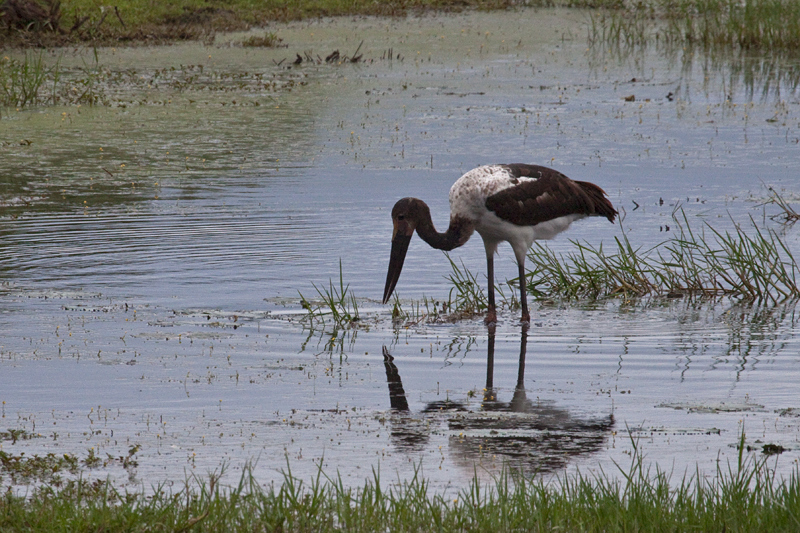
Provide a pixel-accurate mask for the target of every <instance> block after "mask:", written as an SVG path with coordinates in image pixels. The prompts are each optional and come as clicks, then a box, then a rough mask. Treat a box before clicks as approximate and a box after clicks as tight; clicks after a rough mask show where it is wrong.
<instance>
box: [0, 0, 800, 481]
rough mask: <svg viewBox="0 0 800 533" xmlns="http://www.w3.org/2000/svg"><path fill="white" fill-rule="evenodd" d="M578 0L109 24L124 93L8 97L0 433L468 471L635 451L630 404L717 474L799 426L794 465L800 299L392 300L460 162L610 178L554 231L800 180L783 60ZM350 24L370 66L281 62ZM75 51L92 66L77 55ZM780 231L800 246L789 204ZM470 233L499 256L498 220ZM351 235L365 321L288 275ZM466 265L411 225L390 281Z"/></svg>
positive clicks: (170, 472) (414, 281) (45, 447)
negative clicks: (628, 30)
mask: <svg viewBox="0 0 800 533" xmlns="http://www.w3.org/2000/svg"><path fill="white" fill-rule="evenodd" d="M586 21H587V15H586V14H585V13H584V12H581V11H552V10H547V11H538V10H524V11H520V12H514V13H476V14H467V15H456V16H446V17H440V16H430V17H424V18H422V19H409V20H389V21H386V20H375V19H357V20H349V19H347V20H335V21H329V20H326V21H319V22H313V23H304V24H292V25H287V26H276V27H275V28H272V30H274V31H275V32H276V33H277V34H278V35H279V36H280V37H281V38H283V39H284V42H285V43H286V44H287V46H288V47H287V48H278V49H268V50H262V49H256V50H252V49H244V48H241V47H237V46H232V45H229V44H228V42H236V41H237V39H241V36H237V35H232V36H229V37H226V38H225V39H220V40H219V41H218V44H217V45H214V46H203V45H198V44H188V45H177V46H172V47H159V48H134V49H104V50H100V51H99V52H98V58H99V65H100V67H102V68H103V69H105V70H104V71H103V72H105V73H106V74H104V75H105V76H113V77H116V78H115V79H124V80H125V81H124V82H121V83H116V84H114V85H113V86H111V85H109V86H108V87H107V88H104V86H103V85H102V83H100V84H99V85H98V91H103V94H104V98H105V101H106V102H107V103H108V104H109V105H107V106H94V107H90V106H80V107H78V106H65V107H55V108H43V109H35V110H24V111H20V112H10V113H4V114H3V116H2V119H0V152H2V157H1V158H0V187H2V190H1V191H0V209H1V210H2V211H0V213H1V214H0V235H2V239H1V240H0V242H2V249H3V253H2V254H1V255H0V276H2V280H1V281H0V283H2V285H0V301H1V302H2V306H0V331H2V332H3V333H2V337H0V366H2V371H0V400H2V402H3V404H2V409H3V411H2V419H0V420H2V422H0V430H7V429H25V430H27V431H29V432H31V433H35V434H40V435H41V438H35V439H30V440H20V441H17V442H16V443H12V442H11V441H3V442H0V446H2V450H4V451H7V452H9V453H14V454H19V453H22V452H24V453H25V454H26V455H28V456H30V455H33V454H37V453H38V454H43V453H47V452H55V453H65V452H70V453H75V454H77V455H79V456H84V455H85V454H86V453H87V450H88V449H90V448H92V449H94V451H96V452H97V453H99V454H100V455H101V456H103V457H105V454H110V455H112V456H114V457H118V456H121V455H123V456H124V455H126V453H127V451H128V450H129V448H130V447H131V446H133V445H140V446H141V449H140V451H139V452H138V453H137V454H136V457H137V459H138V463H139V466H138V467H137V468H136V469H135V471H133V472H127V471H123V469H122V468H121V467H119V466H114V465H111V466H109V467H108V468H105V469H101V471H99V472H98V473H97V475H98V476H100V477H105V476H106V475H109V474H110V475H112V476H113V477H114V478H115V479H118V480H120V482H125V480H129V482H130V483H134V484H135V483H139V482H144V483H145V484H149V483H152V482H156V481H161V480H172V481H175V480H183V478H184V475H185V474H186V473H187V472H188V473H198V474H201V475H202V474H205V473H206V472H207V471H210V470H212V469H215V468H219V467H220V466H221V465H222V464H228V465H229V467H230V470H232V471H233V472H237V471H238V470H240V469H241V468H242V467H243V466H244V465H245V463H246V462H247V461H257V465H256V474H257V477H258V479H259V480H261V481H263V482H264V483H267V482H270V481H272V480H279V479H281V478H282V477H281V473H280V471H281V469H283V468H286V466H287V464H288V465H290V466H291V469H292V473H293V474H294V475H296V476H298V477H301V478H307V477H309V476H310V475H312V474H313V473H314V472H315V471H316V465H317V464H319V463H320V462H321V461H324V466H325V469H326V471H329V472H335V471H337V470H338V472H340V473H341V475H342V477H343V478H344V479H345V480H346V481H347V482H348V483H353V484H360V483H361V482H362V480H363V479H364V478H365V477H371V475H372V470H373V469H374V468H379V469H380V471H381V473H382V474H381V475H382V478H383V479H384V480H386V481H387V482H392V481H395V480H397V479H398V478H400V479H403V478H407V477H408V476H409V475H411V474H412V473H413V468H412V466H414V465H421V467H422V469H423V472H424V473H425V474H426V476H428V477H430V479H431V481H432V483H433V484H434V485H435V486H437V487H445V486H449V487H456V488H457V487H460V486H463V484H465V483H466V482H468V480H469V479H470V478H471V477H472V476H473V474H474V472H475V471H476V470H475V468H474V466H475V464H478V465H479V468H478V470H477V471H478V472H479V473H481V475H484V473H487V472H488V473H493V472H497V471H499V469H500V467H501V465H502V464H503V462H504V461H510V462H511V463H512V464H514V465H516V466H520V467H521V468H523V469H524V470H526V471H528V472H531V473H532V472H540V473H555V474H559V473H562V472H564V471H565V469H567V470H569V469H580V470H582V471H585V470H587V469H596V468H599V467H602V468H603V469H604V470H605V471H606V472H615V471H616V470H615V468H616V467H615V466H614V463H615V462H616V463H618V464H627V461H628V460H629V455H628V454H630V452H631V449H632V443H631V440H630V438H629V432H630V433H631V434H632V436H633V437H635V438H637V439H638V446H639V448H640V449H641V450H642V451H643V452H644V453H645V455H646V459H647V460H648V461H652V462H654V463H657V464H659V465H660V466H661V467H662V468H664V469H666V470H674V471H675V472H676V473H677V474H678V475H680V474H682V473H683V472H684V471H685V470H687V469H688V470H689V471H690V472H694V467H695V465H699V466H700V468H701V470H702V472H704V473H707V474H709V475H713V473H714V472H715V471H716V470H715V469H716V467H717V464H718V463H717V461H718V460H721V461H723V464H724V462H725V461H727V460H729V459H730V460H731V461H734V462H735V457H736V455H737V451H736V450H735V448H733V447H732V446H733V445H734V444H735V443H736V442H737V440H738V437H739V433H740V431H741V430H742V429H743V428H744V430H745V431H746V434H747V438H748V443H749V444H751V446H753V448H754V449H755V450H756V451H755V452H753V453H758V450H760V447H761V445H762V444H764V443H773V444H779V445H781V446H783V447H784V448H786V449H787V451H786V452H784V453H783V454H781V455H780V456H779V457H778V458H777V461H776V462H775V463H774V466H775V467H776V468H777V469H778V470H779V471H780V472H788V471H790V470H791V469H792V468H794V466H795V464H796V462H797V460H798V457H800V416H798V413H800V405H798V401H797V394H796V389H797V385H796V384H797V382H798V378H799V377H800V368H798V367H799V366H800V357H799V356H798V353H799V350H798V346H797V336H796V334H795V321H796V316H795V309H794V306H793V305H782V306H778V307H765V306H761V307H759V306H747V305H741V304H736V303H735V302H730V301H719V302H687V301H683V300H663V301H662V300H653V301H647V302H609V303H602V304H595V305H588V306H585V305H567V304H543V305H540V306H536V307H534V320H533V324H532V326H531V328H530V331H529V332H528V334H527V338H526V339H524V338H523V335H522V332H521V330H520V327H519V326H518V325H516V324H515V318H516V315H515V312H508V313H505V314H503V315H502V316H501V317H500V324H499V327H498V330H497V334H496V337H495V338H494V339H493V340H490V338H489V335H488V334H487V331H486V328H485V327H484V326H483V325H482V323H481V321H480V318H477V319H475V320H467V321H462V322H458V323H456V324H418V325H404V326H401V327H396V326H394V325H392V323H391V320H390V319H389V315H388V310H387V309H385V308H383V307H382V306H380V305H379V304H378V302H377V300H378V298H379V297H380V296H381V292H382V288H383V281H384V276H385V268H386V263H387V260H388V248H389V238H390V234H391V222H390V219H389V210H390V209H391V206H392V205H393V203H394V201H395V200H396V199H398V198H400V197H402V196H409V195H410V196H418V197H421V198H423V199H425V200H426V201H427V202H428V203H429V204H430V205H431V209H432V212H433V214H434V221H435V222H436V223H437V224H438V225H439V226H445V225H446V222H447V191H448V189H449V187H450V185H451V184H452V182H453V181H454V180H455V179H456V178H457V177H458V176H459V175H460V174H461V173H463V172H464V171H466V170H468V169H469V168H472V167H474V166H476V165H479V164H484V163H490V162H529V163H536V164H546V165H549V166H553V167H555V168H557V169H559V170H561V171H563V172H564V173H566V174H567V175H569V176H570V177H573V178H575V179H582V180H589V181H593V182H595V183H597V184H599V185H601V186H602V187H603V188H605V190H606V191H607V192H608V193H609V196H610V198H611V200H612V202H614V204H615V205H616V206H617V207H618V209H620V211H621V213H622V216H621V217H620V218H621V219H622V221H621V224H616V225H611V224H608V222H607V221H604V220H595V219H592V220H585V221H581V222H578V223H576V224H575V225H574V226H573V227H572V228H571V229H570V232H569V234H568V236H562V237H560V238H559V239H557V240H555V241H553V242H552V243H550V244H551V247H552V248H553V249H556V250H569V249H570V247H571V245H570V242H569V239H570V238H572V239H578V240H586V241H589V242H591V243H593V244H599V243H600V242H603V243H608V244H607V245H610V244H613V238H614V237H615V236H618V235H620V231H622V230H623V229H624V231H626V232H628V235H629V238H630V239H631V241H632V242H634V243H636V244H640V245H641V246H645V247H649V246H652V245H654V244H656V243H658V242H661V241H662V240H664V239H666V238H667V236H668V235H669V234H670V232H674V231H675V230H676V228H675V226H674V223H673V222H672V213H673V211H674V210H675V209H676V207H678V206H681V207H683V208H684V210H685V212H686V214H687V216H688V217H689V219H690V221H691V223H692V224H693V227H698V228H699V227H702V224H703V223H704V222H708V223H709V224H711V225H712V226H713V227H715V228H718V229H729V228H731V227H732V226H733V224H735V223H736V224H743V225H744V226H745V227H748V226H747V225H748V224H749V222H748V221H749V217H750V216H752V217H754V218H755V219H756V220H757V221H758V222H759V223H763V224H765V225H767V226H770V227H775V228H776V229H778V230H781V228H779V227H778V226H777V225H775V224H774V223H773V222H771V221H770V220H769V218H767V216H768V215H770V214H772V213H774V209H772V208H770V207H769V206H767V207H763V206H761V205H760V203H761V202H763V200H764V199H765V198H766V196H767V192H766V188H765V185H768V186H772V187H775V188H776V190H783V191H784V194H785V197H786V198H787V199H790V200H796V198H797V197H796V196H795V195H796V194H797V193H798V188H797V183H798V182H797V175H798V170H800V158H798V156H797V154H798V152H797V150H798V147H797V145H798V138H800V131H799V129H800V118H798V99H797V96H796V95H795V94H793V93H787V92H786V88H785V87H783V88H781V87H779V88H780V89H781V91H776V89H775V85H774V83H773V84H772V85H770V86H769V90H768V91H766V94H765V96H763V97H762V96H761V95H762V92H763V91H762V90H761V89H763V88H764V87H766V86H767V83H766V82H764V81H762V82H761V83H760V84H759V82H758V80H756V81H755V82H753V81H752V79H750V85H748V81H747V79H745V78H744V77H741V78H737V77H736V75H735V72H733V71H732V70H731V69H729V70H725V68H724V66H723V68H722V69H721V70H714V69H712V68H706V67H707V64H706V63H704V62H703V61H700V60H698V59H695V60H694V61H693V62H692V63H691V64H689V63H688V61H681V60H680V58H676V57H674V56H672V55H670V54H666V53H663V52H662V51H659V50H647V51H645V52H643V53H638V54H628V55H625V54H618V53H610V52H608V53H601V52H598V51H597V50H587V44H586V38H585V35H586V25H585V24H586ZM531 27H539V28H546V30H545V31H541V32H530V31H529V30H528V28H531ZM361 41H363V43H364V44H363V45H362V47H361V49H360V53H363V54H364V57H363V61H361V62H359V63H343V64H326V63H321V64H309V63H308V62H304V64H301V65H299V66H295V65H290V63H291V61H293V60H294V58H295V54H298V53H299V54H301V55H304V54H305V53H306V52H308V53H309V55H311V56H314V57H315V56H317V55H318V56H320V57H325V56H326V55H328V54H329V53H330V52H332V51H333V50H334V49H339V50H340V52H341V53H342V54H348V55H352V54H353V53H354V52H355V50H356V49H357V48H358V46H359V43H361ZM390 49H391V51H392V52H391V59H389V57H388V56H389V55H390V54H389V50H390ZM62 61H63V64H64V65H65V66H66V67H67V68H69V69H71V70H70V73H71V75H74V76H76V77H78V76H80V75H81V74H82V73H85V72H86V71H87V69H97V72H100V69H99V68H100V67H98V66H97V65H94V64H93V63H92V62H91V58H90V57H89V56H88V55H87V56H86V57H82V56H78V55H74V54H72V53H71V52H70V53H68V54H67V55H66V56H64V58H63V59H62ZM281 61H282V62H281ZM109 73H110V74H109ZM631 95H633V97H634V99H633V101H626V99H625V98H626V97H629V96H631ZM637 206H638V207H637ZM783 235H784V236H785V238H786V241H787V242H788V243H789V244H790V245H791V246H793V247H794V248H795V249H796V246H797V230H796V228H788V229H786V230H785V231H784V232H783ZM510 256H511V253H510V250H509V249H508V248H507V247H506V248H505V249H503V248H501V253H500V260H499V261H498V265H497V273H498V277H499V278H500V279H504V278H506V277H512V276H514V275H515V271H516V269H515V267H514V265H513V262H512V260H511V258H510ZM453 257H454V258H455V259H456V260H457V261H461V260H462V259H463V261H464V262H465V264H466V265H467V266H468V267H469V268H471V269H472V270H473V271H475V272H483V271H484V269H485V265H484V264H483V263H484V261H483V259H482V258H483V248H482V246H481V243H480V240H479V239H477V238H476V239H473V240H472V241H471V242H469V243H468V244H467V245H466V246H464V247H463V248H461V249H459V250H457V251H456V252H455V253H453ZM339 260H341V264H342V271H343V277H344V280H345V282H346V283H349V284H350V288H351V289H352V290H353V291H354V293H355V294H356V296H358V297H359V306H360V311H361V313H362V314H363V315H364V316H365V317H366V318H365V320H364V325H363V326H362V327H361V328H359V329H356V330H351V331H346V332H338V333H336V334H332V333H331V332H330V331H324V330H322V329H320V328H317V329H315V330H314V329H309V328H308V326H307V324H306V325H304V323H302V322H301V321H300V317H301V316H302V310H301V309H300V298H299V295H298V291H299V292H301V293H303V295H305V296H306V297H310V296H312V295H314V294H315V293H316V292H315V290H314V287H313V286H312V283H315V284H317V285H318V286H319V285H320V284H323V285H327V282H328V280H329V279H334V280H338V275H339ZM448 273H449V267H448V264H447V261H446V260H445V258H444V257H442V254H441V253H440V252H437V251H434V250H430V249H428V248H427V247H426V246H425V245H424V244H423V243H421V241H419V240H415V242H414V244H412V246H411V249H410V251H409V256H408V259H407V261H406V267H405V271H404V273H403V276H402V277H401V280H400V283H399V285H398V292H399V295H400V296H401V297H402V298H404V299H411V298H421V297H422V296H423V295H426V296H429V297H432V298H435V299H443V298H446V297H447V292H448V290H449V286H448V283H447V281H445V279H444V276H445V275H446V274H448ZM521 348H524V350H525V357H524V358H523V361H524V363H525V364H524V368H521V367H520V364H519V363H520V351H521ZM384 350H385V352H386V353H387V354H390V355H391V356H393V357H394V359H393V360H391V361H390V360H389V359H388V358H385V357H384ZM490 354H491V355H490ZM490 361H491V364H488V363H489V362H490ZM520 376H522V379H521V380H520ZM400 384H402V392H403V394H401V393H400V392H399V391H400V389H399V388H398V387H399V385H400ZM485 391H489V392H485ZM401 398H405V404H404V403H403V400H402V399H401ZM406 404H407V409H406V407H405V406H406ZM393 406H394V409H393ZM398 407H400V408H398ZM770 464H771V465H772V464H773V463H772V462H771V463H770ZM229 475H230V474H229ZM235 475H236V474H233V475H232V477H231V479H234V478H235ZM3 483H8V480H7V479H5V478H4V479H3Z"/></svg>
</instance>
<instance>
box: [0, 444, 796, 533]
mask: <svg viewBox="0 0 800 533" xmlns="http://www.w3.org/2000/svg"><path fill="white" fill-rule="evenodd" d="M738 449H739V453H738V459H737V460H736V462H735V464H728V465H727V466H725V465H724V464H722V463H721V462H719V463H718V466H717V472H716V475H712V476H709V477H706V476H703V475H702V474H701V473H700V472H699V471H698V472H697V473H695V474H694V475H691V474H685V475H684V477H683V478H682V479H680V480H673V479H672V476H671V475H670V474H669V473H667V472H664V471H662V470H661V469H659V468H656V469H655V470H653V469H651V468H650V467H648V466H646V465H645V464H644V459H643V456H642V453H641V451H639V449H638V448H637V444H636V442H635V441H633V450H632V453H631V462H630V465H628V466H620V465H618V466H617V468H618V470H619V472H618V473H617V477H612V476H611V475H609V474H607V473H604V472H602V471H601V472H599V473H593V474H591V475H589V476H586V475H584V474H581V473H580V472H578V473H569V474H562V475H561V476H559V477H557V478H555V479H547V480H546V479H540V478H537V477H529V476H527V475H522V474H518V473H516V472H514V471H512V470H505V471H504V472H503V473H501V474H500V475H498V476H497V477H496V478H495V479H494V480H493V481H490V482H488V483H486V484H482V482H481V481H480V480H479V479H478V478H477V477H476V478H475V479H474V480H473V481H472V483H471V484H469V485H468V486H467V487H466V488H464V489H462V490H460V491H453V490H452V489H450V490H448V491H447V493H444V492H438V491H436V490H434V489H432V488H431V484H430V482H429V481H428V480H427V479H425V477H424V475H423V473H422V471H421V469H419V468H417V469H415V470H414V472H413V476H411V478H410V479H408V480H406V481H401V482H398V483H395V484H393V485H392V486H391V490H385V489H384V488H383V487H385V486H386V485H385V481H384V482H383V483H381V479H380V475H379V474H378V473H377V471H373V476H372V478H369V479H367V480H366V481H364V483H363V485H361V486H357V487H351V486H347V485H346V484H345V481H344V479H343V478H342V477H341V475H336V476H333V477H329V476H328V475H327V474H325V473H324V472H323V470H322V467H321V466H320V467H319V470H318V471H317V474H316V475H315V476H313V477H312V478H311V479H310V480H308V481H304V480H301V479H299V478H297V477H295V476H294V475H292V472H291V470H290V468H288V467H287V469H286V470H285V471H284V478H283V482H282V483H279V484H277V485H271V484H269V485H267V484H261V483H260V482H259V481H258V480H257V479H255V477H254V475H253V473H252V468H249V467H246V468H245V470H244V473H243V474H242V476H241V478H240V479H239V482H238V483H236V484H235V485H233V486H230V487H223V486H220V481H219V480H220V476H221V474H219V473H214V474H212V475H211V476H210V478H209V480H208V481H203V480H201V479H199V478H197V477H193V478H191V479H190V480H188V481H187V482H186V483H185V485H184V487H183V488H181V489H179V490H175V491H170V490H168V489H167V488H166V487H164V486H161V487H155V489H154V490H153V492H152V494H146V493H144V491H142V492H127V491H126V492H125V493H122V492H120V491H118V490H116V489H115V488H114V487H113V486H112V485H111V483H108V482H102V483H99V484H91V483H87V482H85V481H82V480H79V481H76V482H70V483H68V484H66V485H65V486H64V487H63V488H53V487H50V486H45V487H40V488H37V489H33V490H31V491H30V493H28V494H26V495H23V496H17V495H15V494H14V493H12V492H8V493H6V494H5V495H4V496H3V518H2V520H3V521H2V524H3V528H4V529H7V530H9V531H23V530H24V531H52V530H53V527H54V524H65V525H66V524H68V525H69V528H67V527H66V526H64V528H63V529H70V530H81V531H99V530H111V529H113V530H120V531H122V530H124V531H139V530H147V531H188V530H189V529H190V528H193V527H194V529H193V530H197V531H322V532H324V531H431V530H435V531H651V530H652V531H796V528H797V509H798V505H800V502H798V494H800V471H797V470H795V473H794V474H793V475H792V476H791V477H789V478H787V479H786V480H783V481H781V480H777V479H775V477H774V473H773V472H772V470H771V469H770V468H769V467H768V465H767V457H766V456H765V457H763V458H756V457H754V456H748V455H747V454H746V449H747V447H746V446H745V442H744V436H742V438H741V439H740V441H739V445H738ZM772 449H773V448H769V450H768V449H767V447H766V446H765V447H764V450H763V451H764V452H765V453H766V452H767V451H771V450H772Z"/></svg>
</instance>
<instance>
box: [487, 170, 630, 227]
mask: <svg viewBox="0 0 800 533" xmlns="http://www.w3.org/2000/svg"><path fill="white" fill-rule="evenodd" d="M502 166H503V167H504V168H506V169H507V170H508V172H509V173H510V174H511V175H512V176H514V177H516V178H520V177H531V178H537V179H536V181H528V180H525V181H520V182H519V183H518V184H517V185H516V186H514V187H510V188H508V189H505V190H503V191H500V192H498V193H496V194H493V195H492V196H490V197H489V198H487V199H486V207H487V209H489V210H490V211H493V212H494V213H495V214H496V215H497V216H498V217H500V218H502V219H503V220H508V221H509V222H511V223H513V224H517V225H518V226H535V225H536V224H539V223H541V222H545V221H547V220H552V219H554V218H558V217H563V216H566V215H573V214H578V215H587V216H603V217H606V218H607V219H608V220H609V221H611V222H614V217H615V216H616V215H617V211H616V210H615V209H614V206H613V205H611V202H610V201H609V200H608V198H606V193H605V192H604V191H603V189H601V188H600V187H598V186H597V185H595V184H593V183H588V182H585V181H573V180H571V179H569V178H568V177H566V176H565V175H564V174H562V173H560V172H558V171H557V170H553V169H551V168H547V167H540V166H537V165H523V164H513V165H502Z"/></svg>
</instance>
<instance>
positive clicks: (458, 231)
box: [383, 164, 617, 325]
mask: <svg viewBox="0 0 800 533" xmlns="http://www.w3.org/2000/svg"><path fill="white" fill-rule="evenodd" d="M616 215H617V211H616V209H614V206H613V205H611V202H610V201H609V200H608V198H607V197H606V193H605V191H603V189H601V188H600V187H598V186H597V185H595V184H593V183H588V182H585V181H573V180H571V179H569V178H568V177H566V176H565V175H564V174H562V173H560V172H558V171H557V170H553V169H551V168H547V167H541V166H537V165H525V164H510V165H488V166H482V167H478V168H474V169H472V170H470V171H469V172H467V173H466V174H464V175H463V176H461V177H460V178H459V179H458V180H457V181H456V182H455V183H454V184H453V186H452V187H451V188H450V225H449V227H448V228H447V231H445V232H444V233H439V232H438V231H436V228H434V226H433V221H432V220H431V211H430V209H429V208H428V206H427V204H425V202H423V201H422V200H420V199H418V198H403V199H402V200H399V201H398V202H397V203H396V204H394V208H392V222H393V223H394V230H393V232H392V251H391V255H390V258H389V271H388V272H387V274H386V287H385V289H384V291H383V303H384V304H385V303H386V302H388V301H389V298H390V297H391V296H392V292H393V291H394V288H395V286H396V285H397V280H398V279H400V272H401V270H402V269H403V262H404V261H405V257H406V252H407V251H408V245H409V243H410V242H411V236H412V235H413V234H414V231H416V232H417V234H418V235H419V236H420V237H421V238H422V240H423V241H425V242H426V243H428V244H429V245H430V246H431V247H433V248H436V249H438V250H445V251H449V250H452V249H454V248H458V247H459V246H462V245H463V244H464V243H466V242H467V241H468V240H469V238H470V236H471V235H472V233H473V232H474V231H477V232H478V234H479V235H480V236H481V238H482V239H483V245H484V247H485V248H486V269H487V272H486V276H487V278H488V280H489V309H488V313H487V315H486V318H485V320H484V322H485V323H486V324H487V325H492V324H495V323H496V322H497V309H496V307H495V299H494V254H495V253H497V245H498V244H499V243H501V242H503V241H506V242H508V243H509V244H511V248H512V249H513V250H514V256H515V257H516V259H517V265H518V267H519V289H520V302H521V304H522V320H521V321H522V322H523V323H529V322H530V319H531V316H530V312H529V311H528V298H527V292H526V290H525V254H526V253H527V252H528V249H529V248H530V247H531V246H532V245H533V241H535V240H540V239H552V238H553V237H555V236H556V235H558V234H559V233H561V232H562V231H564V230H566V229H567V228H568V227H569V226H570V224H572V223H573V222H574V221H576V220H578V219H581V218H585V217H587V216H602V217H606V218H607V219H608V220H609V221H610V222H612V223H613V222H614V217H616Z"/></svg>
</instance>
